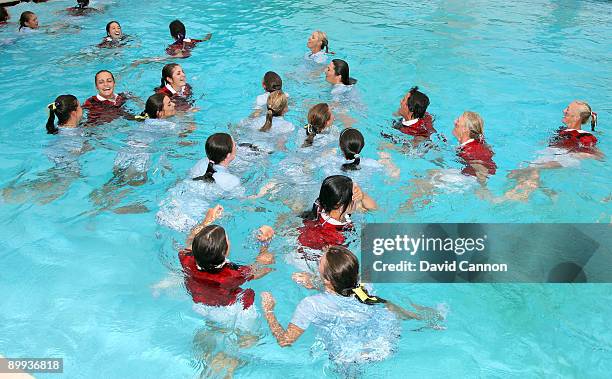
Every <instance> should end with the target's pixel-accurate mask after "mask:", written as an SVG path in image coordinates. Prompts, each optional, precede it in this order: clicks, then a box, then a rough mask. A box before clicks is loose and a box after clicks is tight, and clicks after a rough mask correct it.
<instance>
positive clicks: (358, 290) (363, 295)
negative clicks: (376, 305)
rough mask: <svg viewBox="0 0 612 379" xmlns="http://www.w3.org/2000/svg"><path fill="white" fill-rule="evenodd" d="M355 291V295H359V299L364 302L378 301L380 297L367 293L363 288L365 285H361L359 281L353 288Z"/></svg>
mask: <svg viewBox="0 0 612 379" xmlns="http://www.w3.org/2000/svg"><path fill="white" fill-rule="evenodd" d="M352 291H353V293H354V294H355V296H357V299H359V301H361V302H362V303H367V302H368V301H369V302H378V300H379V299H378V298H377V297H376V296H370V295H368V294H367V293H366V291H365V290H364V288H363V285H361V283H359V284H358V285H357V287H355V288H353V289H352Z"/></svg>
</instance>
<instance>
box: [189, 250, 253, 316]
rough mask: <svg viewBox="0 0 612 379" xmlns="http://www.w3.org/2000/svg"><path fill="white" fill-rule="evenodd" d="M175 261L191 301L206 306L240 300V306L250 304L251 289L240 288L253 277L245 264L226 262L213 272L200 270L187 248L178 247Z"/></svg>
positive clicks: (251, 297)
mask: <svg viewBox="0 0 612 379" xmlns="http://www.w3.org/2000/svg"><path fill="white" fill-rule="evenodd" d="M179 260H180V262H181V266H182V267H183V271H184V272H185V287H186V288H187V291H189V293H190V294H191V297H192V298H193V301H194V302H196V303H200V304H204V305H210V306H228V305H232V304H234V303H236V302H237V301H240V302H241V303H242V306H243V309H247V308H249V307H251V306H252V305H253V301H254V299H255V292H254V291H253V290H252V289H250V288H249V289H246V290H243V289H242V288H240V286H241V285H243V284H244V283H246V282H247V281H249V280H251V279H253V272H252V270H251V268H250V267H249V266H241V265H237V264H234V263H231V262H226V263H225V264H224V265H223V267H222V268H221V269H219V271H217V272H214V273H210V272H206V271H202V270H199V269H198V267H197V264H196V261H195V257H194V256H193V253H192V252H191V250H190V249H185V250H181V251H180V252H179Z"/></svg>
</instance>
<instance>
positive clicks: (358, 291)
mask: <svg viewBox="0 0 612 379" xmlns="http://www.w3.org/2000/svg"><path fill="white" fill-rule="evenodd" d="M322 278H323V279H325V280H327V281H328V282H329V283H330V284H331V286H332V288H333V289H334V292H336V293H337V294H338V295H340V296H344V297H350V296H355V298H356V299H357V300H358V301H359V302H361V303H363V304H367V305H374V304H380V303H386V300H385V299H383V298H380V297H376V296H370V294H368V292H367V290H366V289H365V288H364V287H363V286H361V285H360V284H359V261H358V260H357V257H356V256H355V254H353V253H352V252H351V251H350V250H349V249H347V248H346V247H344V246H330V247H328V248H327V251H326V252H325V263H324V267H323V272H322Z"/></svg>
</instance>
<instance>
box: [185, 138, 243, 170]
mask: <svg viewBox="0 0 612 379" xmlns="http://www.w3.org/2000/svg"><path fill="white" fill-rule="evenodd" d="M233 149H234V140H233V139H232V136H230V135H229V134H227V133H215V134H213V135H211V136H210V137H208V139H207V140H206V146H205V147H204V150H206V156H207V157H208V167H207V168H206V173H204V175H202V176H198V177H195V178H193V180H203V181H205V182H214V181H215V178H213V174H214V173H215V172H217V171H216V170H215V169H214V168H213V166H214V165H215V164H219V163H221V162H223V161H224V160H225V158H227V156H228V155H229V154H231V153H232V150H233Z"/></svg>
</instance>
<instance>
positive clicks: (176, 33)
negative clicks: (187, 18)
mask: <svg viewBox="0 0 612 379" xmlns="http://www.w3.org/2000/svg"><path fill="white" fill-rule="evenodd" d="M168 28H169V29H170V35H171V36H172V38H174V39H175V40H177V41H183V39H185V37H186V36H187V35H186V33H187V32H186V31H185V24H183V23H182V22H181V21H179V20H174V21H172V22H171V23H170V25H168Z"/></svg>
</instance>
